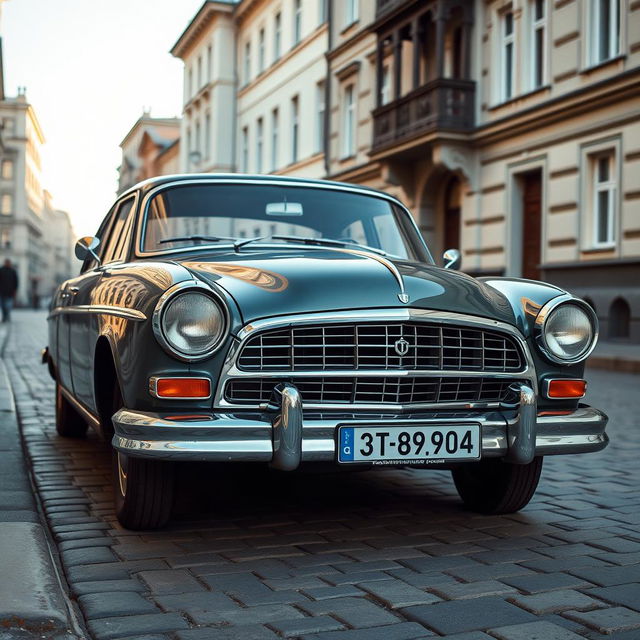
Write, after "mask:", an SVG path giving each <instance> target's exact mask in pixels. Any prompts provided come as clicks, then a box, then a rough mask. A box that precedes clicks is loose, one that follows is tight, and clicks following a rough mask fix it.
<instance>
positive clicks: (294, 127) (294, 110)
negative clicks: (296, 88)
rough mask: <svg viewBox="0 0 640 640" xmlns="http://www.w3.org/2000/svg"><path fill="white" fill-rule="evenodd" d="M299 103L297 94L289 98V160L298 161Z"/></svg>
mask: <svg viewBox="0 0 640 640" xmlns="http://www.w3.org/2000/svg"><path fill="white" fill-rule="evenodd" d="M299 119H300V104H299V99H298V96H295V97H294V98H291V162H297V161H298V153H299V146H300V140H299V137H300V131H299V130H300V122H299Z"/></svg>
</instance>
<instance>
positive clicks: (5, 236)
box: [0, 229, 11, 249]
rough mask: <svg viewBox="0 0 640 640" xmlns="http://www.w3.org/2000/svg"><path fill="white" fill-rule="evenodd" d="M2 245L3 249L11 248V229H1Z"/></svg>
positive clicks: (0, 238) (0, 242)
mask: <svg viewBox="0 0 640 640" xmlns="http://www.w3.org/2000/svg"><path fill="white" fill-rule="evenodd" d="M0 246H1V247H2V248H3V249H9V248H11V229H3V230H2V231H0Z"/></svg>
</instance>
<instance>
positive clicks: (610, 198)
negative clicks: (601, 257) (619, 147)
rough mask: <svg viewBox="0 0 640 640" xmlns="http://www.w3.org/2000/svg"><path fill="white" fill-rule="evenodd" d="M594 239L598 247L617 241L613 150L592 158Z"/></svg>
mask: <svg viewBox="0 0 640 640" xmlns="http://www.w3.org/2000/svg"><path fill="white" fill-rule="evenodd" d="M592 175H593V201H592V210H593V239H594V243H593V244H594V246H596V247H609V246H611V245H613V244H614V243H615V210H616V206H615V205H616V177H615V157H614V154H613V152H609V153H605V154H601V155H596V156H594V157H593V158H592Z"/></svg>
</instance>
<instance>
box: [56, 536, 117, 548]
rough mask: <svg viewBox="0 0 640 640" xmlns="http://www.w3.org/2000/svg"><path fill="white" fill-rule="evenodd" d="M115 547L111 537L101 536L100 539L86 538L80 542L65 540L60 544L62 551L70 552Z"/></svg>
mask: <svg viewBox="0 0 640 640" xmlns="http://www.w3.org/2000/svg"><path fill="white" fill-rule="evenodd" d="M111 545H113V538H112V537H111V536H103V535H101V536H100V537H98V538H84V539H79V540H63V541H62V542H60V543H59V544H58V549H60V551H68V550H69V549H87V548H89V547H110V546H111Z"/></svg>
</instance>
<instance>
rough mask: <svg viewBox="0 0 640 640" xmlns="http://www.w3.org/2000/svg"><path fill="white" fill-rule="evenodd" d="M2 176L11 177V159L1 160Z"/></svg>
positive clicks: (10, 178) (8, 178)
mask: <svg viewBox="0 0 640 640" xmlns="http://www.w3.org/2000/svg"><path fill="white" fill-rule="evenodd" d="M2 177H3V178H4V179H5V180H12V179H13V162H12V161H11V160H3V161H2Z"/></svg>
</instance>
